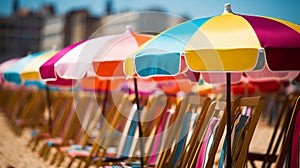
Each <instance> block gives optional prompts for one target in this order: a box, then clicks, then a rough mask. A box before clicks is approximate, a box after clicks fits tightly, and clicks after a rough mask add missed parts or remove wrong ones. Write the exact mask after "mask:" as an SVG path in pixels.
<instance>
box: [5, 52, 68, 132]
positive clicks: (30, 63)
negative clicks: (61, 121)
mask: <svg viewBox="0 0 300 168" xmlns="http://www.w3.org/2000/svg"><path fill="white" fill-rule="evenodd" d="M56 53H57V51H54V50H50V51H42V52H37V53H33V54H29V55H27V56H25V57H23V58H21V59H19V60H18V61H16V62H15V64H14V65H12V66H11V67H10V68H8V69H7V70H6V71H5V72H4V75H3V76H4V79H5V80H6V81H8V82H12V83H15V84H16V85H21V84H23V85H25V86H32V85H33V86H36V87H38V88H39V89H45V90H46V96H47V97H46V98H47V102H48V112H49V131H50V132H51V125H52V117H51V100H50V93H49V87H48V86H47V84H46V83H44V82H43V81H42V80H41V77H40V75H39V67H40V66H41V65H42V64H43V63H45V61H47V60H48V59H49V58H51V57H53V56H54V55H55V54H56ZM55 82H58V83H60V84H63V85H61V86H71V85H72V83H73V81H70V80H65V79H61V78H57V79H56V81H51V82H50V83H49V84H50V85H51V84H52V83H53V84H55ZM55 86H57V85H56V84H55Z"/></svg>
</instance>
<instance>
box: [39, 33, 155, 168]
mask: <svg viewBox="0 0 300 168" xmlns="http://www.w3.org/2000/svg"><path fill="white" fill-rule="evenodd" d="M150 38H152V35H146V34H137V33H134V32H133V31H132V30H131V29H130V28H129V27H127V29H126V32H125V33H123V34H114V35H108V36H103V37H98V38H91V39H89V40H86V41H82V42H79V43H76V44H74V45H73V46H70V48H71V49H69V51H68V52H66V53H64V54H62V55H61V56H60V57H59V58H57V59H55V61H52V60H49V61H47V62H46V63H45V64H44V65H42V66H41V67H40V73H41V76H42V78H43V79H44V80H48V79H53V78H54V79H55V77H56V76H59V77H61V78H64V79H74V80H75V79H76V80H77V79H81V78H83V77H85V76H87V75H89V74H88V72H90V70H91V69H92V73H94V74H95V75H97V76H99V77H105V78H107V79H108V80H109V79H113V78H117V77H123V78H125V77H126V76H125V75H124V73H123V68H122V65H123V63H122V62H123V60H124V59H125V58H127V57H128V56H129V55H130V54H132V53H133V52H134V51H135V50H136V49H137V48H138V47H139V46H140V45H142V44H143V43H145V42H146V41H148V40H149V39H150ZM52 59H54V58H52ZM49 67H50V68H49ZM136 83H137V82H136V80H134V84H135V94H136V104H137V107H138V109H139V110H140V105H139V99H138V89H137V84H136ZM108 85H109V81H108V82H107V86H108ZM105 100H106V98H105ZM105 100H104V101H105ZM104 104H105V103H104ZM103 108H104V107H103ZM139 110H138V111H139ZM138 113H139V112H138ZM138 126H139V135H140V136H142V129H141V123H140V122H138ZM140 144H142V143H140ZM141 150H142V148H141ZM141 156H142V155H141ZM142 162H143V160H142V157H141V163H142ZM142 164H143V163H142Z"/></svg>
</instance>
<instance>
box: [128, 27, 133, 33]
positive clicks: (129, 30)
mask: <svg viewBox="0 0 300 168" xmlns="http://www.w3.org/2000/svg"><path fill="white" fill-rule="evenodd" d="M126 31H128V32H130V33H132V32H133V31H132V27H131V25H127V26H126Z"/></svg>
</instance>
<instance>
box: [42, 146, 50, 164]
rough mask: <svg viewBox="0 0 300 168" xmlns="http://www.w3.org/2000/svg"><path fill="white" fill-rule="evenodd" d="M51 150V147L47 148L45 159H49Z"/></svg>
mask: <svg viewBox="0 0 300 168" xmlns="http://www.w3.org/2000/svg"><path fill="white" fill-rule="evenodd" d="M50 151H51V148H50V147H47V148H46V150H45V154H44V156H43V159H44V160H45V161H47V160H48V158H49V155H50Z"/></svg>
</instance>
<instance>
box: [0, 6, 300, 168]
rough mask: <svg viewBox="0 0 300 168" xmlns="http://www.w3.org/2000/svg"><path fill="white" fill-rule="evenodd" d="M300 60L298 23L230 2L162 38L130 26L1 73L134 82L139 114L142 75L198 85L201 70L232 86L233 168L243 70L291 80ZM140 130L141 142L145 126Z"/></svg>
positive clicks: (64, 81)
mask: <svg viewBox="0 0 300 168" xmlns="http://www.w3.org/2000/svg"><path fill="white" fill-rule="evenodd" d="M299 57H300V26H299V25H296V24H294V23H291V22H288V21H284V20H280V19H275V18H270V17H262V16H249V15H240V14H235V13H233V12H232V10H231V7H230V4H226V5H225V9H224V12H223V14H222V15H217V16H212V17H207V18H200V19H195V20H190V21H187V22H184V23H181V24H179V25H176V26H174V27H172V28H170V29H168V30H166V31H164V32H162V33H160V34H158V35H156V36H152V35H147V34H138V33H134V32H133V31H132V30H131V29H130V28H129V27H127V30H126V32H125V33H123V34H117V35H109V36H103V37H98V38H93V39H88V40H84V41H80V42H78V43H75V44H72V45H70V46H68V47H66V48H64V49H62V50H60V51H47V52H40V53H34V54H31V55H28V56H26V57H24V58H16V59H13V60H10V61H9V63H7V64H13V66H11V67H9V68H8V69H7V70H6V71H5V72H4V75H3V76H4V78H5V79H6V80H8V81H13V82H15V83H17V84H20V83H22V82H24V83H30V81H37V80H38V81H44V82H46V83H47V85H55V86H72V85H74V84H75V83H76V82H77V80H78V79H82V78H85V77H95V76H97V77H102V78H105V79H113V78H119V77H125V78H133V80H134V83H135V93H136V104H137V107H138V108H137V109H138V114H139V111H140V110H141V108H140V107H139V102H138V100H139V99H138V87H137V78H147V77H152V78H153V79H154V80H160V81H161V80H168V79H170V78H179V79H181V78H185V79H189V78H193V80H198V79H197V78H196V77H195V75H196V74H195V73H192V74H193V75H190V74H191V71H192V72H201V73H202V76H203V78H204V79H205V80H206V81H209V82H217V83H222V82H223V83H224V81H226V84H227V93H226V96H227V97H226V99H227V112H228V114H227V124H228V125H227V136H226V138H227V149H228V151H227V152H228V157H227V166H228V167H230V166H231V157H230V153H231V151H230V149H231V145H230V144H231V138H230V135H231V125H230V122H229V121H230V109H231V107H230V100H231V97H230V84H231V82H238V81H240V79H241V76H242V73H243V72H246V74H247V76H248V77H249V79H252V80H271V79H272V80H274V79H275V80H278V79H280V80H288V79H293V78H295V77H297V76H298V74H299V70H300V64H299V63H298V60H299ZM3 67H4V66H3ZM6 68H7V67H6ZM0 69H1V68H0ZM3 69H5V68H3ZM1 71H2V70H1ZM252 71H253V72H252ZM273 71H280V72H273ZM207 72H214V73H207ZM225 74H226V75H225ZM182 76H183V77H182ZM196 76H197V75H196ZM157 77H160V78H157ZM138 126H139V130H140V131H139V134H140V136H141V137H142V129H141V124H140V122H139V124H138ZM140 145H142V143H140ZM140 148H141V149H143V147H142V146H140ZM142 156H143V151H141V158H142ZM141 164H142V166H143V162H142V159H141Z"/></svg>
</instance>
